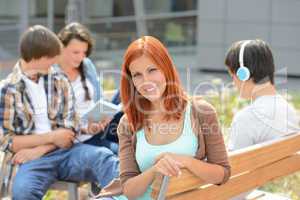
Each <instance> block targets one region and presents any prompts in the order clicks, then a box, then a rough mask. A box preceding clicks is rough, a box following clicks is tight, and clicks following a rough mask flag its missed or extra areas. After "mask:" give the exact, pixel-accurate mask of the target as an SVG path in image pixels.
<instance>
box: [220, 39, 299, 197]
mask: <svg viewBox="0 0 300 200" xmlns="http://www.w3.org/2000/svg"><path fill="white" fill-rule="evenodd" d="M225 64H226V66H227V68H228V71H229V74H230V75H231V77H232V79H233V82H234V85H235V86H236V87H237V89H238V91H239V93H240V97H241V98H243V99H247V100H251V103H250V105H248V106H246V107H244V108H243V109H242V110H240V111H239V112H238V113H237V114H236V115H235V116H234V118H233V121H232V124H231V132H230V137H229V145H228V149H229V151H233V150H237V149H241V148H244V147H248V146H251V145H254V144H258V143H262V142H265V141H268V140H272V139H276V138H279V137H282V136H284V135H287V134H289V133H293V132H296V131H297V130H298V125H299V119H298V116H297V113H296V111H295V109H294V108H293V107H292V106H291V105H289V104H288V102H287V101H286V100H285V99H284V98H283V97H282V96H281V95H279V94H278V93H277V91H276V88H275V86H274V71H275V66H274V60H273V55H272V52H271V50H270V48H269V46H268V45H267V43H266V42H264V41H262V40H258V39H256V40H244V41H238V42H235V43H234V44H232V46H231V47H230V49H229V51H228V53H227V55H226V59H225ZM247 194H248V193H243V194H240V195H239V196H236V197H234V198H233V199H234V200H238V199H245V197H246V196H247Z"/></svg>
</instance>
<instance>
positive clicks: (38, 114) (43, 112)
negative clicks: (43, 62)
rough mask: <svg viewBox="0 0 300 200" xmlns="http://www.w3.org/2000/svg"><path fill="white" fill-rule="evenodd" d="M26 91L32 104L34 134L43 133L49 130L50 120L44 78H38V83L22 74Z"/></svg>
mask: <svg viewBox="0 0 300 200" xmlns="http://www.w3.org/2000/svg"><path fill="white" fill-rule="evenodd" d="M23 80H24V82H25V86H26V91H27V93H28V95H29V98H30V99H31V102H32V106H33V110H34V113H33V120H34V125H35V129H34V130H33V133H34V134H44V133H48V132H50V131H51V122H50V120H49V117H48V105H47V96H46V92H45V88H44V79H43V78H40V79H39V80H38V83H36V82H34V81H32V80H30V79H29V78H27V77H26V76H23Z"/></svg>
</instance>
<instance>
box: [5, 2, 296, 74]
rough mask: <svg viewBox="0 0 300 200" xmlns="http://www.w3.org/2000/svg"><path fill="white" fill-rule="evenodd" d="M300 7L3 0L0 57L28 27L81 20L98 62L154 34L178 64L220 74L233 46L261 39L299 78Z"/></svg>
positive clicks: (12, 52)
mask: <svg viewBox="0 0 300 200" xmlns="http://www.w3.org/2000/svg"><path fill="white" fill-rule="evenodd" d="M299 10H300V0H289V1H282V0H0V59H2V60H3V59H11V58H15V57H16V56H17V48H18V47H17V44H18V38H19V36H20V34H21V33H22V32H23V31H24V30H25V29H26V27H28V26H29V25H33V24H43V25H45V26H47V27H49V28H50V29H52V30H54V31H55V32H58V31H59V30H60V29H61V28H62V27H63V26H64V25H65V23H67V22H70V21H80V22H81V23H83V24H85V25H86V26H87V27H88V28H89V29H90V30H91V31H92V34H93V36H94V38H95V39H96V48H95V50H96V51H94V53H93V55H92V57H93V58H94V59H96V60H99V61H100V62H99V63H100V65H101V64H103V65H105V64H107V65H113V66H118V65H119V64H120V63H121V61H122V56H123V53H124V50H125V49H126V47H127V46H128V44H129V43H130V42H131V41H133V40H134V39H136V38H137V37H139V36H142V35H153V36H156V37H158V38H159V39H160V40H162V41H163V42H164V43H165V44H166V45H167V46H168V47H169V49H170V52H171V54H172V55H173V57H174V59H175V63H176V65H177V66H178V67H193V68H199V69H205V70H212V71H219V70H221V71H222V70H225V66H224V57H225V54H226V51H227V49H228V47H229V46H230V44H231V43H232V42H234V41H236V40H242V39H254V38H261V39H263V40H265V41H267V42H268V43H269V44H270V45H271V47H272V49H273V51H274V57H275V63H276V66H277V72H279V73H286V72H287V73H288V74H290V75H299V76H300V67H299V66H298V63H299V61H298V58H300V12H299ZM101 61H103V62H101Z"/></svg>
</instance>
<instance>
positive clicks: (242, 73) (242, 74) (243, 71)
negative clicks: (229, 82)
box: [236, 40, 251, 81]
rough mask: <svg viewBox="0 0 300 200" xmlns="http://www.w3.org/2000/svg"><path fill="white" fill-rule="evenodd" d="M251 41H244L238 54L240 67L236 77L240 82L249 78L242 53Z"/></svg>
mask: <svg viewBox="0 0 300 200" xmlns="http://www.w3.org/2000/svg"><path fill="white" fill-rule="evenodd" d="M250 42H251V40H246V41H244V42H243V43H242V45H241V48H240V53H239V63H240V67H239V68H238V70H237V71H236V76H237V77H238V79H239V80H241V81H247V80H249V78H250V71H249V69H248V68H247V67H246V66H245V65H244V51H245V47H246V45H247V44H249V43H250Z"/></svg>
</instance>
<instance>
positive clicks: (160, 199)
mask: <svg viewBox="0 0 300 200" xmlns="http://www.w3.org/2000/svg"><path fill="white" fill-rule="evenodd" d="M169 181H170V177H169V176H164V177H163V180H162V183H161V186H160V190H159V194H158V197H157V200H165V195H166V191H167V189H168V184H169Z"/></svg>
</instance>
